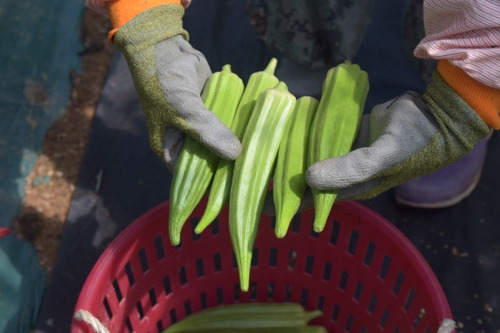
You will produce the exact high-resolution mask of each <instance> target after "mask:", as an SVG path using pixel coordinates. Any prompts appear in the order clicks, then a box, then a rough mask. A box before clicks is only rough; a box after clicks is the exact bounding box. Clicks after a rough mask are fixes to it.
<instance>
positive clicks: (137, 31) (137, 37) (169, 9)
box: [114, 5, 189, 54]
mask: <svg viewBox="0 0 500 333" xmlns="http://www.w3.org/2000/svg"><path fill="white" fill-rule="evenodd" d="M183 16H184V7H182V6H181V5H163V6H157V7H154V8H152V9H149V10H146V11H144V12H142V13H140V14H139V15H137V16H136V17H134V19H132V20H130V21H128V22H127V23H125V24H124V25H123V26H122V27H121V28H120V29H118V30H117V31H116V34H115V38H114V40H115V45H116V47H117V48H118V49H119V50H120V51H122V52H125V53H132V54H133V53H136V52H139V51H145V50H144V48H145V47H147V46H154V45H156V44H158V43H159V42H161V41H164V40H166V39H169V38H170V37H173V36H176V35H182V36H183V37H184V38H185V39H186V40H188V39H189V35H188V33H187V31H186V30H184V29H183V27H182V17H183Z"/></svg>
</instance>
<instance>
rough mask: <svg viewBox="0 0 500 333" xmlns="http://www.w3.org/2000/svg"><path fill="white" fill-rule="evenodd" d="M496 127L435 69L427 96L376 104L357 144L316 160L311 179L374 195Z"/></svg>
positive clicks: (451, 156) (341, 192)
mask: <svg viewBox="0 0 500 333" xmlns="http://www.w3.org/2000/svg"><path fill="white" fill-rule="evenodd" d="M490 131H491V130H490V128H489V127H488V126H487V125H486V124H485V123H484V121H483V120H482V119H481V118H480V117H479V116H478V114H477V113H476V112H475V111H474V110H473V109H471V108H470V106H469V105H468V104H466V103H465V101H464V100H463V99H462V98H460V97H459V96H458V95H457V94H456V93H455V92H454V91H453V90H452V89H451V88H450V87H449V86H448V85H447V84H446V83H445V82H444V81H443V79H442V78H441V77H440V76H439V74H437V73H435V74H434V77H433V80H432V82H431V83H430V84H429V86H428V88H427V92H426V93H425V94H424V95H423V96H420V95H419V94H417V93H415V92H407V93H405V94H403V95H401V96H399V97H397V98H395V99H393V100H391V101H389V102H387V103H384V104H381V105H377V106H375V107H374V108H373V110H372V112H371V114H369V115H365V116H364V118H363V120H362V123H361V127H360V131H359V134H358V137H357V139H356V142H355V145H354V150H353V151H352V152H350V153H349V154H347V155H344V156H341V157H337V158H332V159H328V160H324V161H320V162H317V163H315V164H313V165H311V166H310V167H309V169H308V170H307V172H306V181H307V183H308V184H309V185H310V186H311V187H314V188H317V189H329V190H331V189H333V190H337V191H338V197H337V201H339V200H345V199H357V200H362V199H369V198H373V197H375V196H377V195H378V194H380V193H382V192H384V191H386V190H388V189H390V188H392V187H394V186H396V185H399V184H401V183H404V182H406V181H408V180H410V179H412V178H414V177H417V176H421V175H424V174H428V173H431V172H433V171H436V170H437V169H439V168H441V167H444V166H446V165H447V164H450V163H452V162H453V161H455V160H457V159H459V158H460V157H462V156H464V155H465V154H467V153H468V152H469V151H470V150H472V148H474V146H475V145H476V144H477V142H478V141H479V140H480V139H481V138H483V137H485V136H487V135H488V134H489V133H490ZM304 206H311V202H310V201H308V200H307V199H305V202H304Z"/></svg>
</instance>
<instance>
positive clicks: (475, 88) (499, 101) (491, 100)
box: [437, 60, 500, 130]
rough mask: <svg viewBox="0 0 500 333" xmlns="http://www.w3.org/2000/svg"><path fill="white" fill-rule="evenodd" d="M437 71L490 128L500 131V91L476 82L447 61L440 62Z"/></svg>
mask: <svg viewBox="0 0 500 333" xmlns="http://www.w3.org/2000/svg"><path fill="white" fill-rule="evenodd" d="M437 70H438V72H439V74H440V75H441V77H442V78H443V79H444V81H445V82H446V83H447V84H448V85H449V86H450V87H451V88H452V89H453V90H454V91H455V92H456V93H457V94H458V95H460V97H462V98H463V100H464V101H465V102H467V104H469V105H470V107H471V108H473V109H474V110H476V112H477V114H478V115H479V116H480V117H481V118H482V119H483V120H484V122H485V123H486V124H487V125H488V126H489V127H491V128H493V129H495V130H498V129H500V89H496V88H493V87H490V86H487V85H485V84H483V83H481V82H479V81H476V80H474V79H473V78H471V77H470V76H469V75H467V74H466V73H465V72H464V71H463V70H462V69H461V68H459V67H457V66H454V65H452V64H451V63H450V62H449V61H447V60H439V62H438V67H437Z"/></svg>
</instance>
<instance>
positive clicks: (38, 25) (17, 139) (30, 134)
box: [0, 0, 83, 333]
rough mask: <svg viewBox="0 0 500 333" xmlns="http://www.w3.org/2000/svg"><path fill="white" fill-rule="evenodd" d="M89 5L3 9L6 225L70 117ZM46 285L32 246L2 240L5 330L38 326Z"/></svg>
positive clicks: (0, 202)
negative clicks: (48, 137)
mask: <svg viewBox="0 0 500 333" xmlns="http://www.w3.org/2000/svg"><path fill="white" fill-rule="evenodd" d="M82 13H83V1H81V0H66V1H53V0H50V1H35V0H27V1H17V0H7V1H2V3H1V4H0V40H1V44H2V46H1V49H0V67H1V68H0V73H1V78H2V79H1V80H0V184H1V185H0V226H3V227H8V226H9V225H10V224H11V221H12V218H13V217H15V216H16V215H18V214H19V212H20V208H21V203H22V200H23V197H24V191H25V178H26V176H27V175H28V174H29V173H30V171H31V169H32V168H33V166H34V164H35V162H36V160H37V158H38V154H39V151H40V148H41V145H42V141H43V136H44V134H45V132H46V130H47V128H48V127H49V126H50V125H51V124H52V123H53V122H54V121H55V120H56V119H58V118H59V117H60V116H61V115H62V114H63V112H64V111H65V106H66V103H67V101H68V98H69V92H70V88H71V84H70V79H69V72H70V70H72V69H74V70H78V68H79V63H80V61H79V59H78V56H77V52H78V50H79V49H81V46H80V26H81V16H82ZM45 284H46V274H45V271H44V270H43V269H42V268H41V267H40V265H39V260H38V255H37V252H36V250H35V249H34V248H33V246H32V245H31V244H29V243H27V242H25V241H21V240H19V239H17V238H15V237H14V236H13V235H10V236H7V237H5V238H2V239H0V332H9V333H17V332H28V331H29V330H30V329H32V328H33V327H34V323H35V322H36V317H37V314H38V312H39V308H40V304H41V300H42V298H43V294H44V290H45Z"/></svg>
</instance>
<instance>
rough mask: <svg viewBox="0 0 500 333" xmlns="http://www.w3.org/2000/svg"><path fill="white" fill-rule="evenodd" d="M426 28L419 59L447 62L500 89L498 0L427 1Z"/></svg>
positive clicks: (499, 19) (420, 46) (499, 13)
mask: <svg viewBox="0 0 500 333" xmlns="http://www.w3.org/2000/svg"><path fill="white" fill-rule="evenodd" d="M424 25H425V33H426V36H425V38H424V39H422V41H421V42H420V43H419V44H418V45H417V47H416V48H415V51H414V54H415V56H416V57H418V58H432V59H447V60H448V61H449V62H451V63H452V64H453V65H455V66H457V67H459V68H461V69H462V70H464V71H465V72H466V73H467V74H468V75H469V76H471V77H472V78H474V79H476V80H477V81H479V82H481V83H483V84H485V85H488V86H490V87H494V88H500V1H499V0H475V1H471V0H424Z"/></svg>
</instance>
